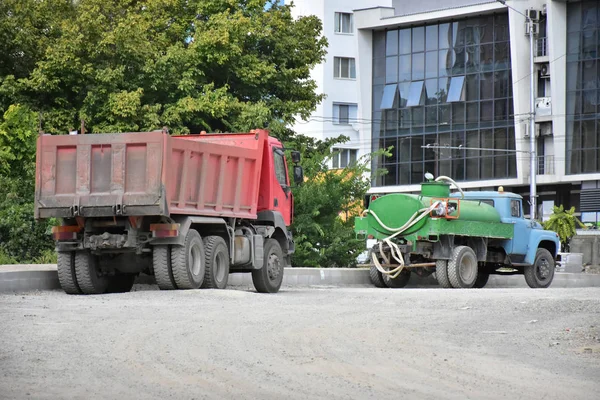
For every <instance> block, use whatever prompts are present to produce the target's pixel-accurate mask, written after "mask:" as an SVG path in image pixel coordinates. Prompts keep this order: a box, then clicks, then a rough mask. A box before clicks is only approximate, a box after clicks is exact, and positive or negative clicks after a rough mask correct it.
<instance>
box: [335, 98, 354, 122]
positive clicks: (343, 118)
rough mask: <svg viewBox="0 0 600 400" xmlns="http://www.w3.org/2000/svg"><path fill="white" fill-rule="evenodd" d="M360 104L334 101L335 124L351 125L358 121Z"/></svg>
mask: <svg viewBox="0 0 600 400" xmlns="http://www.w3.org/2000/svg"><path fill="white" fill-rule="evenodd" d="M357 111H358V106H357V105H356V104H338V103H333V124H334V125H349V124H350V123H353V122H356V116H357Z"/></svg>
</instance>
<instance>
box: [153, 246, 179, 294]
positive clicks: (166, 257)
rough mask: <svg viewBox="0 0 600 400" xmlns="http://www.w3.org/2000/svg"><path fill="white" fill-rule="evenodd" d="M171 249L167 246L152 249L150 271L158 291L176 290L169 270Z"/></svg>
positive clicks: (171, 272)
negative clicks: (152, 273)
mask: <svg viewBox="0 0 600 400" xmlns="http://www.w3.org/2000/svg"><path fill="white" fill-rule="evenodd" d="M170 250H171V249H170V248H169V246H167V245H160V246H154V247H152V269H153V270H154V278H155V279H156V283H157V284H158V287H159V289H160V290H174V289H177V285H176V284H175V280H174V279H173V271H172V270H171V251H170Z"/></svg>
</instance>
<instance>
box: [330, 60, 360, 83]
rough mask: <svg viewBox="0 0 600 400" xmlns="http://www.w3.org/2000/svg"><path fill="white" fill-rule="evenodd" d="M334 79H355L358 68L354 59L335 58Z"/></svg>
mask: <svg viewBox="0 0 600 400" xmlns="http://www.w3.org/2000/svg"><path fill="white" fill-rule="evenodd" d="M333 77H334V78H349V79H355V78H356V67H355V64H354V58H347V57H334V58H333Z"/></svg>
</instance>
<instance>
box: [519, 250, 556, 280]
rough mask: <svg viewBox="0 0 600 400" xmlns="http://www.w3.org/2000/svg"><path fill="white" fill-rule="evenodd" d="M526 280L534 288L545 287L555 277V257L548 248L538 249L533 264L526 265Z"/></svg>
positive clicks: (524, 273)
mask: <svg viewBox="0 0 600 400" xmlns="http://www.w3.org/2000/svg"><path fill="white" fill-rule="evenodd" d="M523 275H525V282H527V284H528V285H529V287H530V288H533V289H545V288H547V287H548V286H550V284H551V283H552V279H554V257H552V254H550V252H549V251H548V250H546V249H538V251H537V252H536V253H535V261H534V262H533V265H528V266H526V267H525V270H524V272H523Z"/></svg>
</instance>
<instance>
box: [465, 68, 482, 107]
mask: <svg viewBox="0 0 600 400" xmlns="http://www.w3.org/2000/svg"><path fill="white" fill-rule="evenodd" d="M465 82H466V86H467V94H466V99H467V101H472V100H479V74H470V75H467V79H466V80H465Z"/></svg>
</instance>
